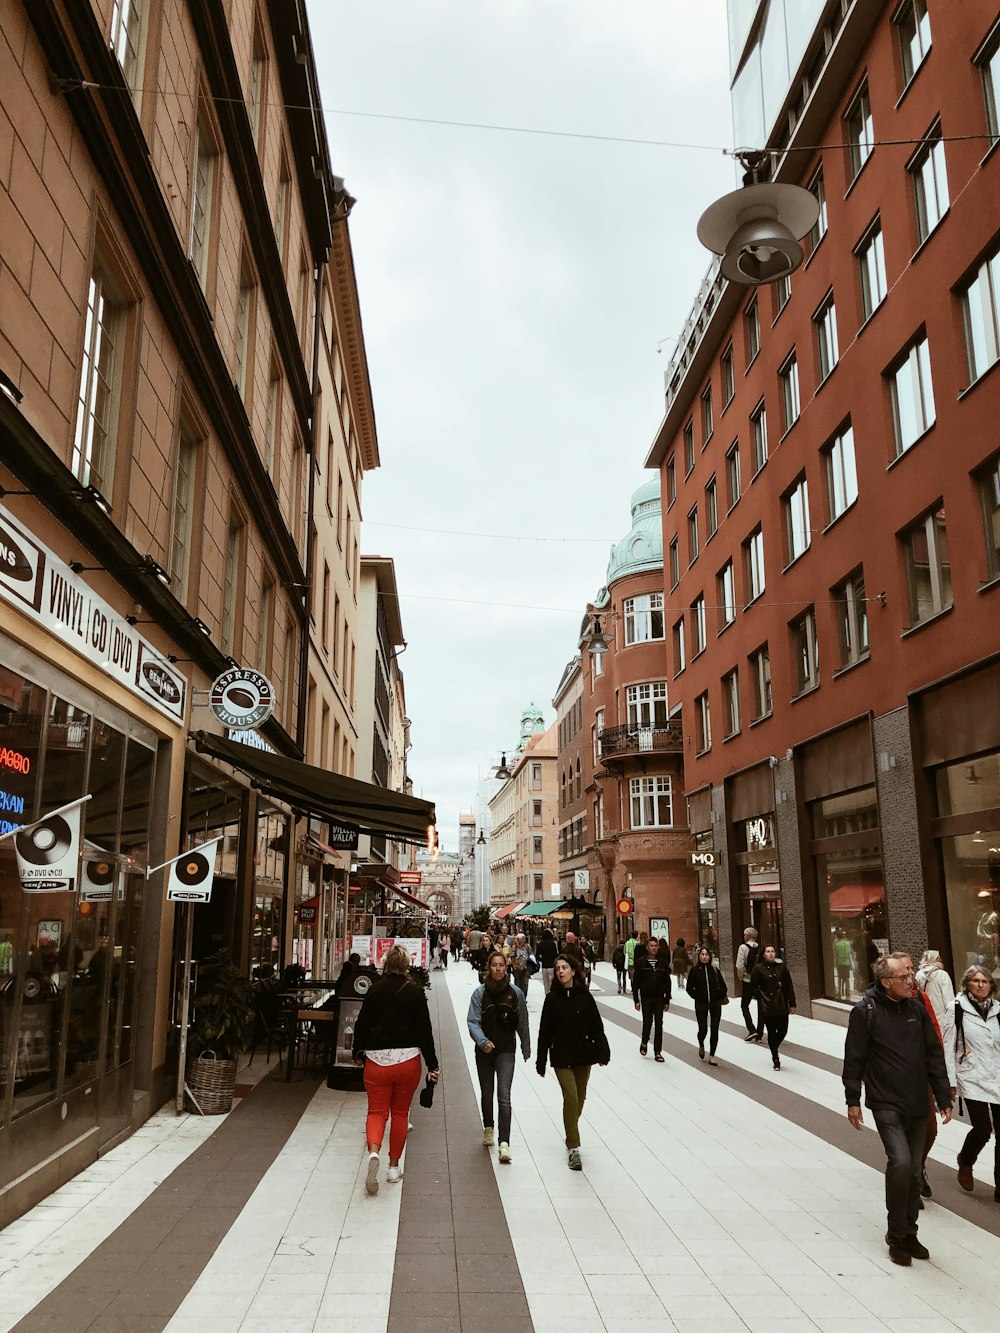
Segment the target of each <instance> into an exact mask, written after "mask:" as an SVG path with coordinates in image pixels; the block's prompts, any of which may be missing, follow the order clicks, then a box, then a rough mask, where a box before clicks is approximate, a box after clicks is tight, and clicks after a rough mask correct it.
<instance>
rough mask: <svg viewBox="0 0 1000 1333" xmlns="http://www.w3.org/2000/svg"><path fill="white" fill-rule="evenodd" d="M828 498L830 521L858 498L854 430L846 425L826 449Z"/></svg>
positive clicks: (838, 516)
mask: <svg viewBox="0 0 1000 1333" xmlns="http://www.w3.org/2000/svg"><path fill="white" fill-rule="evenodd" d="M824 461H825V463H826V498H827V510H828V513H829V521H830V522H831V523H832V522H833V521H834V519H837V518H840V516H841V514H842V513H844V511H845V510H847V509H850V507H851V505H852V504H853V503H854V501H855V500H856V499H857V498H858V473H857V468H856V466H855V462H854V431H853V429H852V428H851V427H850V426H845V427H844V429H843V430H842V431H841V432H840V434H839V435H836V436H834V438H833V440H832V442H831V443H830V444H829V445H828V446H827V448H826V449H825V450H824Z"/></svg>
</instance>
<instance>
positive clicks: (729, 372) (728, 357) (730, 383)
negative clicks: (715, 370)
mask: <svg viewBox="0 0 1000 1333" xmlns="http://www.w3.org/2000/svg"><path fill="white" fill-rule="evenodd" d="M719 365H720V369H721V371H722V403H723V406H728V405H729V404H730V403H731V402H732V401H733V394H734V393H735V392H736V376H735V373H734V371H733V344H732V343H730V344H729V346H728V347H727V348H726V350H725V351H724V352H723V353H722V360H721V361H720V363H719Z"/></svg>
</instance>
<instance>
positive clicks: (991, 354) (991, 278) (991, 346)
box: [962, 71, 1000, 382]
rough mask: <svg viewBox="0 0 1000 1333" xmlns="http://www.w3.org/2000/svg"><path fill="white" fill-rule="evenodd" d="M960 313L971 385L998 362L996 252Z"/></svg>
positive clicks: (999, 261) (999, 265)
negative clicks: (963, 327)
mask: <svg viewBox="0 0 1000 1333" xmlns="http://www.w3.org/2000/svg"><path fill="white" fill-rule="evenodd" d="M998 73H1000V71H998ZM962 312H963V317H964V320H965V347H966V354H967V356H968V358H969V380H970V382H971V381H972V380H977V379H978V378H979V376H980V375H984V374H985V373H986V371H987V370H989V368H990V366H992V365H995V364H996V362H997V361H1000V250H996V251H994V253H993V254H992V255H991V256H990V258H988V259H986V260H985V261H984V262H983V263H982V264H981V265H980V266H979V270H978V272H977V273H976V276H975V277H974V278H973V280H972V282H971V283H970V284H969V286H968V287H967V288H966V290H965V292H964V293H963V294H962Z"/></svg>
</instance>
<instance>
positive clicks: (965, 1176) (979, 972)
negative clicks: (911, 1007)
mask: <svg viewBox="0 0 1000 1333" xmlns="http://www.w3.org/2000/svg"><path fill="white" fill-rule="evenodd" d="M941 1040H942V1041H943V1043H944V1059H945V1064H946V1065H947V1067H948V1083H949V1085H950V1087H951V1097H952V1101H954V1100H955V1097H956V1096H959V1097H961V1098H963V1099H964V1101H965V1106H966V1110H967V1111H968V1112H969V1119H970V1120H971V1122H972V1128H971V1129H970V1130H969V1132H968V1134H967V1135H966V1136H965V1142H964V1143H963V1144H962V1151H961V1152H960V1153H959V1154H958V1183H959V1184H960V1185H961V1187H962V1189H964V1190H968V1191H969V1192H970V1193H971V1192H972V1190H973V1189H975V1180H974V1178H973V1175H972V1168H973V1166H974V1165H975V1161H976V1158H977V1157H978V1156H979V1154H980V1153H981V1152H982V1150H983V1149H984V1148H985V1147H986V1145H987V1143H988V1142H989V1139H990V1128H991V1122H992V1129H993V1139H994V1145H993V1198H994V1201H995V1202H996V1203H1000V1002H998V1001H997V983H996V980H995V978H994V977H993V976H992V975H991V974H990V972H989V970H988V969H987V968H985V967H982V966H980V965H979V964H976V965H975V966H974V967H970V968H969V970H968V971H967V972H966V973H965V975H964V976H963V977H962V983H961V988H960V990H959V993H958V997H957V999H956V1000H955V1002H954V1004H952V1005H949V1007H948V1009H947V1010H946V1011H945V1016H944V1022H943V1023H942V1024H941Z"/></svg>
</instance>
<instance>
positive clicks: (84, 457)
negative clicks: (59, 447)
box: [72, 259, 127, 498]
mask: <svg viewBox="0 0 1000 1333" xmlns="http://www.w3.org/2000/svg"><path fill="white" fill-rule="evenodd" d="M126 325H127V319H126V306H125V302H124V300H123V299H122V297H121V295H120V292H119V290H118V288H117V286H116V284H115V283H114V280H113V279H112V277H111V274H110V272H109V271H108V269H107V268H106V267H105V265H104V262H103V260H101V259H96V260H95V262H94V268H93V271H92V272H91V275H90V283H89V285H88V288H87V317H86V322H85V324H84V336H83V359H82V362H81V367H80V390H79V398H78V400H77V409H76V433H75V436H74V440H73V465H72V466H73V474H74V476H75V477H77V479H78V480H79V481H80V483H81V485H83V486H96V487H97V489H98V490H99V491H100V492H101V493H102V494H103V495H105V496H107V497H108V498H110V497H111V494H112V490H113V483H114V473H115V459H116V451H117V444H118V423H119V419H120V417H121V415H122V414H121V393H122V372H123V365H124V357H125V349H124V342H125V336H126Z"/></svg>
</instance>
